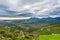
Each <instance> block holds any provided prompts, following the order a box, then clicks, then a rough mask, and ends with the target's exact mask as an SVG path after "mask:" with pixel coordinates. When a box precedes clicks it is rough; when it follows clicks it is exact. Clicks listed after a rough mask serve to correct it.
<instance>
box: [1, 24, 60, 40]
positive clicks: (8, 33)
mask: <svg viewBox="0 0 60 40" xmlns="http://www.w3.org/2000/svg"><path fill="white" fill-rule="evenodd" d="M59 37H60V23H53V24H13V25H12V24H10V23H9V24H2V25H0V40H60V38H59Z"/></svg>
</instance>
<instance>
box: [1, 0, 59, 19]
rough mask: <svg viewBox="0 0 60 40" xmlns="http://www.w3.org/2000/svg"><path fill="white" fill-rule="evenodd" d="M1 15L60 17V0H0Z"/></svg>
mask: <svg viewBox="0 0 60 40" xmlns="http://www.w3.org/2000/svg"><path fill="white" fill-rule="evenodd" d="M0 16H2V17H3V16H6V17H8V16H10V17H13V16H14V17H15V16H17V17H40V18H44V17H53V18H55V17H60V0H0Z"/></svg>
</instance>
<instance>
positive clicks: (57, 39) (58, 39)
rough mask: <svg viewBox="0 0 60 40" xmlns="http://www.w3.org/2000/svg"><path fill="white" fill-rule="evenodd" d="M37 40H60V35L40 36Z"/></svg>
mask: <svg viewBox="0 0 60 40" xmlns="http://www.w3.org/2000/svg"><path fill="white" fill-rule="evenodd" d="M37 40H60V34H52V35H40V36H39V37H38V38H37Z"/></svg>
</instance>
